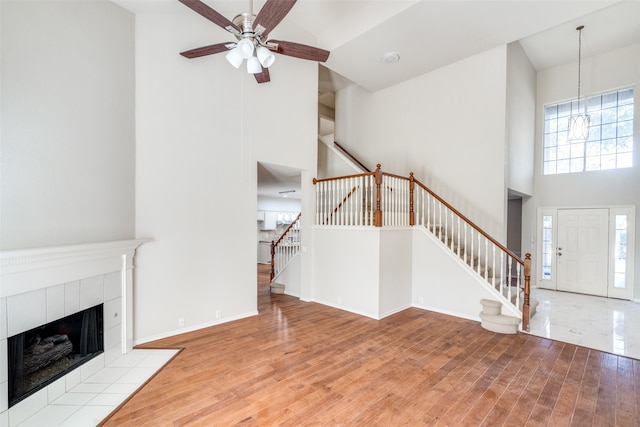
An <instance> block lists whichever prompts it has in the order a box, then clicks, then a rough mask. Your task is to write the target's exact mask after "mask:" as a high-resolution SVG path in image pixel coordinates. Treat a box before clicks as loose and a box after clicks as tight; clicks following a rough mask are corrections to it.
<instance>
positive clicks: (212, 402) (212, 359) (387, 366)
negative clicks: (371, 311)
mask: <svg viewBox="0 0 640 427" xmlns="http://www.w3.org/2000/svg"><path fill="white" fill-rule="evenodd" d="M258 271H259V272H258V277H259V287H258V294H259V295H258V300H259V311H260V315H258V316H254V317H251V318H247V319H242V320H238V321H234V322H229V323H225V324H222V325H218V326H215V327H211V328H207V329H203V330H199V331H196V332H192V333H187V334H183V335H180V336H175V337H171V338H167V339H164V340H160V341H157V342H154V343H152V344H149V345H146V346H145V347H160V348H168V347H170V348H183V349H184V350H183V351H182V352H181V353H180V354H179V355H178V356H177V357H176V358H175V359H174V360H172V361H171V362H170V363H169V364H168V365H167V366H166V367H165V368H164V369H163V370H162V371H161V372H159V373H158V375H157V376H155V377H154V378H153V379H152V380H151V381H150V382H149V383H148V384H146V386H145V387H144V388H142V389H141V390H140V391H139V392H138V393H136V394H135V395H134V396H133V397H132V398H131V399H130V400H129V401H128V402H127V403H125V404H124V405H123V406H122V407H121V408H120V409H119V410H118V411H116V412H115V413H114V414H113V415H112V416H111V418H110V419H108V420H106V421H105V422H104V425H105V426H143V425H153V426H168V425H173V426H183V425H188V426H228V425H235V424H239V425H259V426H270V425H285V426H301V425H305V426H306V425H308V426H352V425H357V426H398V425H409V426H413V425H425V424H426V425H456V426H457V425H464V426H478V425H486V426H500V425H506V426H523V425H532V426H538V425H540V426H544V425H548V426H565V425H567V426H568V425H574V426H580V427H583V426H614V425H617V426H639V425H640V361H638V360H634V359H629V358H626V357H622V356H616V355H612V354H608V353H603V352H600V351H595V350H590V349H587V348H584V347H578V346H575V345H571V344H565V343H562V342H557V341H551V340H548V339H544V338H540V337H535V336H530V335H526V334H518V335H499V334H495V333H492V332H489V331H486V330H484V329H482V328H481V327H480V325H479V324H478V323H476V322H472V321H468V320H463V319H458V318H455V317H448V316H445V315H441V314H437V313H433V312H428V311H424V310H420V309H415V308H411V309H408V310H405V311H403V312H401V313H398V314H396V315H393V316H390V317H388V318H385V319H383V320H380V321H376V320H372V319H368V318H365V317H361V316H358V315H355V314H351V313H348V312H344V311H340V310H337V309H333V308H330V307H326V306H323V305H319V304H315V303H304V302H300V301H299V300H298V299H296V298H292V297H289V296H286V295H274V296H271V295H270V294H269V290H268V284H267V282H268V273H267V271H266V266H259V267H258Z"/></svg>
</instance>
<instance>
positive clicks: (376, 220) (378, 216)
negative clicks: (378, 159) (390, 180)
mask: <svg viewBox="0 0 640 427" xmlns="http://www.w3.org/2000/svg"><path fill="white" fill-rule="evenodd" d="M380 168H381V165H380V163H378V164H377V166H376V171H375V172H374V173H375V175H374V176H375V178H376V210H375V212H374V217H373V225H375V226H376V227H382V210H381V209H380V198H381V194H380V187H381V186H382V171H381V170H380Z"/></svg>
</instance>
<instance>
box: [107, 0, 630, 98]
mask: <svg viewBox="0 0 640 427" xmlns="http://www.w3.org/2000/svg"><path fill="white" fill-rule="evenodd" d="M114 1H115V2H116V3H117V4H120V5H121V6H123V7H125V8H127V9H129V10H131V11H133V12H135V13H181V14H191V15H193V19H194V20H197V19H204V18H202V17H200V16H198V15H197V14H195V13H194V12H193V11H191V10H189V9H188V8H187V7H185V6H184V5H182V4H180V3H179V2H178V1H177V0H114ZM204 1H205V3H207V4H208V5H209V6H211V7H212V8H214V9H215V10H217V11H218V12H219V13H221V14H222V15H224V16H225V17H227V18H229V19H233V17H234V16H235V15H237V14H239V13H242V12H247V11H249V10H250V7H251V6H250V3H251V1H250V0H233V1H229V0H204ZM264 2H265V0H255V1H254V2H253V3H254V4H253V10H254V13H257V11H258V10H260V8H261V7H262V6H263V5H264ZM639 22H640V2H639V1H637V0H624V1H618V0H600V1H583V0H544V1H539V0H491V1H485V0H340V1H338V0H298V2H297V3H296V4H295V6H294V7H293V8H292V9H291V11H290V12H289V14H288V15H287V16H286V17H285V18H284V21H283V22H282V23H281V24H280V25H279V26H278V27H277V28H276V29H275V30H274V31H273V32H272V33H271V35H270V36H271V37H272V38H274V39H281V40H289V39H291V38H290V37H287V34H286V33H287V30H288V29H290V28H291V26H292V25H295V26H296V27H299V28H302V29H305V30H306V31H307V32H308V33H310V34H311V35H312V36H314V37H315V39H316V40H317V42H316V43H315V45H316V46H318V47H321V48H323V49H327V50H330V51H331V55H330V57H329V60H328V61H327V63H326V64H325V65H326V67H327V68H329V69H330V70H332V71H334V72H336V73H338V74H339V75H341V76H343V77H345V78H346V79H348V80H349V81H352V82H355V83H357V84H359V85H360V86H362V87H364V88H366V89H368V90H370V91H376V90H379V89H382V88H385V87H388V86H391V85H394V84H397V83H400V82H402V81H404V80H407V79H410V78H412V77H416V76H418V75H421V74H424V73H426V72H429V71H432V70H434V69H437V68H440V67H443V66H445V65H447V64H451V63H453V62H456V61H459V60H461V59H464V58H466V57H469V56H471V55H474V54H477V53H480V52H483V51H486V50H488V49H491V48H493V47H496V46H500V45H503V44H506V43H510V42H514V41H520V43H521V44H522V46H523V48H524V50H525V52H526V53H527V55H528V56H529V58H530V60H531V62H532V64H533V66H534V67H535V68H536V69H538V70H540V69H544V68H547V67H552V66H556V65H559V64H562V63H566V62H570V61H575V60H576V58H577V34H576V31H575V28H576V27H577V26H578V25H585V29H584V31H583V36H582V37H583V56H584V57H587V56H590V55H594V54H597V53H600V52H603V51H607V50H611V49H615V48H618V47H623V46H626V45H629V44H632V43H636V42H638V41H640V24H639ZM211 26H212V31H211V37H210V38H207V39H203V40H202V41H201V42H202V45H207V44H212V43H218V42H222V41H226V40H229V41H233V40H234V39H233V37H232V36H231V34H229V33H227V32H226V31H224V30H223V29H221V28H219V27H217V26H215V25H214V24H213V23H212V24H211ZM192 47H193V46H191V45H189V44H185V49H188V48H192ZM389 52H397V53H398V54H399V56H400V60H399V61H398V62H396V63H393V64H387V63H384V62H383V61H382V56H383V55H384V54H385V53H389Z"/></svg>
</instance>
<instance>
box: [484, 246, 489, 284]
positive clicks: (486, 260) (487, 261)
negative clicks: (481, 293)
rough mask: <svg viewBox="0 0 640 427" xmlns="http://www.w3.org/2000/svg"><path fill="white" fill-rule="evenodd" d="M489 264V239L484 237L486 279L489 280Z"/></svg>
mask: <svg viewBox="0 0 640 427" xmlns="http://www.w3.org/2000/svg"><path fill="white" fill-rule="evenodd" d="M488 265H489V240H488V239H486V238H485V239H484V280H487V276H488V274H489V271H488V270H489V269H488V268H487V266H488Z"/></svg>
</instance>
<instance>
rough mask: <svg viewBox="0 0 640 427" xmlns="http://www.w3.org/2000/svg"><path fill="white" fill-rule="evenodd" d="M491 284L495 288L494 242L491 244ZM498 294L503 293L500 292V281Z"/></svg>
mask: <svg viewBox="0 0 640 427" xmlns="http://www.w3.org/2000/svg"><path fill="white" fill-rule="evenodd" d="M491 250H492V253H491V286H493V287H494V288H495V286H496V245H495V244H493V243H492V244H491ZM500 294H501V295H504V294H503V293H502V283H500Z"/></svg>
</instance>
